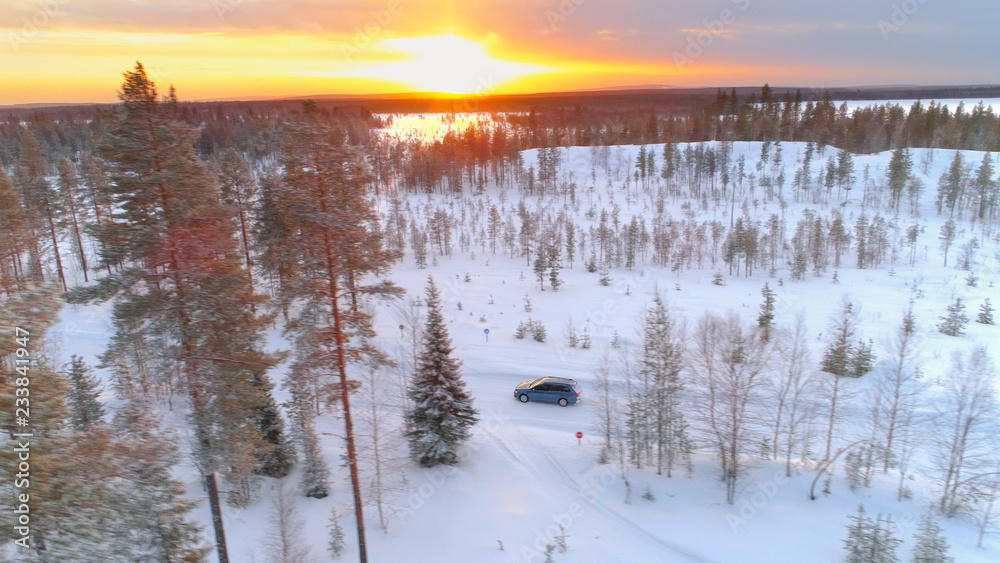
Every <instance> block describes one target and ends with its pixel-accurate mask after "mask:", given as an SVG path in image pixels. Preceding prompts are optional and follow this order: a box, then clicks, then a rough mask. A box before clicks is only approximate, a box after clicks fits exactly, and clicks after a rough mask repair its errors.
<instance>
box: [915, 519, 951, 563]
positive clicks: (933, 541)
mask: <svg viewBox="0 0 1000 563" xmlns="http://www.w3.org/2000/svg"><path fill="white" fill-rule="evenodd" d="M915 538H916V540H917V545H915V546H913V558H912V559H911V561H912V562H913V563H952V562H953V561H955V558H954V557H949V556H948V540H947V539H946V538H945V537H944V534H942V533H941V526H940V525H938V522H937V516H935V515H934V513H933V512H931V511H927V512H925V513H924V515H923V516H921V517H920V525H919V527H918V528H917V535H916V536H915Z"/></svg>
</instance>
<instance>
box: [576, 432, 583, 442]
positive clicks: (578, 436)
mask: <svg viewBox="0 0 1000 563" xmlns="http://www.w3.org/2000/svg"><path fill="white" fill-rule="evenodd" d="M580 438H583V432H577V433H576V439H577V440H579V439H580Z"/></svg>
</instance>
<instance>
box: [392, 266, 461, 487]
mask: <svg viewBox="0 0 1000 563" xmlns="http://www.w3.org/2000/svg"><path fill="white" fill-rule="evenodd" d="M426 293H427V324H426V328H425V333H424V342H423V350H422V351H421V352H420V355H419V357H418V359H417V371H416V373H415V374H414V376H413V380H412V383H411V387H410V398H411V399H412V401H413V405H414V406H413V409H412V410H411V411H410V412H408V413H407V418H408V419H409V422H410V427H411V430H410V432H409V433H408V434H407V435H408V437H409V440H410V455H411V456H412V457H413V459H414V460H415V461H417V462H419V463H420V465H421V466H423V467H434V466H435V465H439V464H445V465H454V464H456V463H458V454H457V452H456V450H457V448H458V446H459V445H461V443H462V442H465V441H466V440H468V438H469V429H470V428H471V427H472V426H474V425H475V424H476V422H478V417H477V415H478V411H476V409H475V408H473V406H472V396H471V395H469V393H468V391H466V389H465V382H464V381H463V380H462V375H461V372H460V371H459V369H460V367H461V363H460V362H459V361H458V360H457V359H455V358H453V357H452V356H451V354H452V352H453V348H452V345H451V338H450V337H449V336H448V329H447V327H446V326H445V324H444V319H443V318H442V316H441V295H440V293H439V292H438V289H437V286H436V285H435V284H434V279H433V278H431V277H428V279H427V290H426Z"/></svg>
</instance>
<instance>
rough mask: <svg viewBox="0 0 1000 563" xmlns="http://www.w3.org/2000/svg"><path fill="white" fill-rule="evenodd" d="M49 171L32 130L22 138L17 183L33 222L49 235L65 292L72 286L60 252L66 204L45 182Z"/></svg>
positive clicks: (57, 272) (58, 276) (58, 275)
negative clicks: (64, 204)
mask: <svg viewBox="0 0 1000 563" xmlns="http://www.w3.org/2000/svg"><path fill="white" fill-rule="evenodd" d="M47 172H48V167H47V166H46V164H45V159H44V158H43V157H42V151H41V149H40V148H39V146H38V140H37V139H35V136H34V134H33V133H32V132H31V131H25V132H24V133H23V135H22V136H21V160H20V162H19V163H18V166H17V183H18V184H19V186H20V188H21V196H22V197H23V199H24V203H25V206H26V207H27V208H28V209H29V210H30V211H31V217H32V223H33V224H37V225H38V227H37V228H38V229H41V230H44V231H45V232H46V234H47V235H48V239H49V242H50V243H51V244H52V254H53V256H54V258H55V265H56V274H57V279H58V280H59V283H60V284H61V285H62V288H63V290H64V291H65V290H66V289H67V288H68V287H69V286H68V285H67V284H66V276H65V273H64V271H63V270H64V268H63V263H62V254H61V253H60V252H59V231H61V230H62V226H63V225H62V221H63V213H64V209H63V205H62V203H63V202H62V198H61V197H59V193H58V192H57V191H56V190H55V188H54V187H53V186H52V184H50V183H49V181H48V180H46V179H45V176H46V174H47ZM33 228H34V227H33Z"/></svg>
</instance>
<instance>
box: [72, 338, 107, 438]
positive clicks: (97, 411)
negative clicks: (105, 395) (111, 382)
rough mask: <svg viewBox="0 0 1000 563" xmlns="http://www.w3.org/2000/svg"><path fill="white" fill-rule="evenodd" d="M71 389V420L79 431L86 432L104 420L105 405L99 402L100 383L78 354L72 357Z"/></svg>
mask: <svg viewBox="0 0 1000 563" xmlns="http://www.w3.org/2000/svg"><path fill="white" fill-rule="evenodd" d="M67 377H68V378H69V383H70V386H71V388H72V389H71V391H70V394H69V398H68V403H69V408H70V411H71V414H70V422H71V424H72V425H73V428H74V429H75V430H77V431H79V432H86V431H88V430H90V429H91V428H92V427H93V426H94V425H96V424H101V423H102V422H104V407H103V406H101V403H100V402H98V400H97V397H98V396H99V395H100V394H101V387H100V383H99V382H98V381H97V379H95V378H94V376H92V375H91V374H90V368H89V367H87V364H86V363H85V362H84V361H83V358H81V357H80V356H77V355H73V356H71V357H70V362H69V372H68V373H67Z"/></svg>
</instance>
